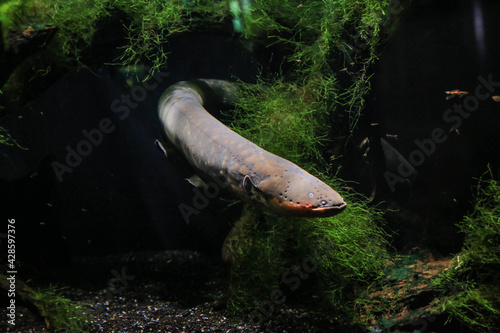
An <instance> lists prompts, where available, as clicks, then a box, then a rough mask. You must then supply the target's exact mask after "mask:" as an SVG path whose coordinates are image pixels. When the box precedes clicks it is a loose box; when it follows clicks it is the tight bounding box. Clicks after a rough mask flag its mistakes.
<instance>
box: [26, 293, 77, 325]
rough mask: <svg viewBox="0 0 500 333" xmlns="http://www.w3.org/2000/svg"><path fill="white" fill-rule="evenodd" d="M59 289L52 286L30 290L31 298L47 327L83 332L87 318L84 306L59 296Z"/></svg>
mask: <svg viewBox="0 0 500 333" xmlns="http://www.w3.org/2000/svg"><path fill="white" fill-rule="evenodd" d="M61 291H62V289H61V288H57V287H54V286H51V287H48V288H43V289H38V290H34V291H32V292H31V298H32V300H33V302H34V304H35V305H36V307H37V308H38V309H39V311H40V314H41V315H42V316H43V317H44V318H45V323H46V325H47V327H48V328H50V329H53V330H63V329H64V330H68V331H69V332H84V331H85V330H84V325H85V323H86V318H87V316H86V315H85V314H84V313H83V311H84V309H85V306H84V305H82V304H80V303H78V302H74V301H72V300H70V299H68V298H65V297H63V296H61Z"/></svg>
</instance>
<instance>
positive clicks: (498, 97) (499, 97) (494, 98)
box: [491, 95, 500, 103]
mask: <svg viewBox="0 0 500 333" xmlns="http://www.w3.org/2000/svg"><path fill="white" fill-rule="evenodd" d="M491 99H492V100H494V101H495V102H497V103H498V102H500V96H497V95H495V96H491Z"/></svg>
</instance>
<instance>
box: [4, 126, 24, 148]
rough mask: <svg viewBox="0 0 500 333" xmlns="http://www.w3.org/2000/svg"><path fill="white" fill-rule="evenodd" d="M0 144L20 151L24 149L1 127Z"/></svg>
mask: <svg viewBox="0 0 500 333" xmlns="http://www.w3.org/2000/svg"><path fill="white" fill-rule="evenodd" d="M0 144H2V145H6V146H16V147H17V148H20V149H26V148H24V147H22V146H20V145H19V144H18V143H17V141H16V140H15V139H14V138H13V137H12V136H11V135H10V133H9V131H8V130H7V129H5V128H3V127H2V126H0Z"/></svg>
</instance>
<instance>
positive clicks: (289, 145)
mask: <svg viewBox="0 0 500 333" xmlns="http://www.w3.org/2000/svg"><path fill="white" fill-rule="evenodd" d="M236 107H237V108H236V110H232V111H231V112H230V116H231V117H232V118H233V121H232V124H231V126H232V128H233V129H234V130H236V131H237V132H239V134H240V135H243V136H244V137H246V138H248V139H249V140H251V141H252V142H254V143H256V144H257V145H259V146H260V147H263V148H265V149H266V150H268V151H270V152H272V153H274V154H277V155H280V156H281V157H283V158H286V159H288V160H290V161H293V162H294V163H299V164H301V166H302V167H303V168H304V169H307V170H308V171H312V170H313V169H317V168H318V166H320V168H324V167H326V165H327V164H326V163H325V161H324V159H323V157H322V154H321V148H322V145H323V144H324V143H325V142H326V140H327V139H328V133H329V128H328V112H327V111H326V109H325V104H324V101H323V100H322V99H321V98H318V97H317V95H316V94H314V92H312V91H311V90H310V89H309V87H301V86H298V85H296V84H294V83H285V82H283V81H280V80H277V81H274V82H273V83H272V84H265V83H264V82H263V81H260V83H259V84H256V85H244V86H242V87H241V91H240V93H239V94H238V97H237V102H236Z"/></svg>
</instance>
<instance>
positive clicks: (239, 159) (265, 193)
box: [158, 79, 346, 217]
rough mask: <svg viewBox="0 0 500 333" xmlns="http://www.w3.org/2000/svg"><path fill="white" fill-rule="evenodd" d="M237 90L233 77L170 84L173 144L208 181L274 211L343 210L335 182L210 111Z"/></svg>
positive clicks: (163, 115)
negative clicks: (266, 147)
mask: <svg viewBox="0 0 500 333" xmlns="http://www.w3.org/2000/svg"><path fill="white" fill-rule="evenodd" d="M235 89H236V88H235V87H234V86H233V85H232V84H231V83H229V82H227V81H222V80H202V79H199V80H192V81H181V82H178V83H176V84H174V85H172V86H170V87H169V88H168V89H167V90H166V91H165V92H164V93H163V95H162V96H161V98H160V102H159V106H158V112H159V118H160V121H161V124H162V127H163V131H164V134H165V137H166V139H167V145H169V146H170V147H173V149H174V151H175V152H176V154H177V155H178V156H179V157H180V158H181V159H182V160H183V161H184V162H185V163H186V164H187V165H188V167H190V168H191V169H192V172H193V173H195V174H196V175H197V176H199V177H200V178H201V179H202V180H203V181H204V182H205V183H211V184H217V186H220V187H221V188H224V189H226V190H227V191H228V192H230V193H231V194H232V195H234V196H235V197H237V198H239V199H241V200H242V201H244V202H247V203H250V204H253V205H254V206H257V207H260V208H262V209H264V210H267V211H269V212H272V213H275V214H278V215H288V216H306V217H307V216H309V217H324V216H332V215H335V214H337V213H339V212H341V211H342V210H343V209H344V208H345V206H346V203H345V202H344V200H343V199H342V197H341V196H340V195H339V194H338V193H337V192H336V191H334V190H333V189H332V188H331V187H330V186H328V185H326V184H325V183H324V182H322V181H320V180H319V179H318V178H316V177H314V176H312V175H311V174H309V173H308V172H306V171H305V170H303V169H301V168H300V167H298V166H297V165H295V164H294V163H292V162H290V161H288V160H286V159H283V158H281V157H279V156H276V155H274V154H272V153H270V152H268V151H266V150H264V149H262V148H260V147H259V146H257V145H255V144H254V143H252V142H250V141H249V140H247V139H245V138H243V137H241V136H240V135H238V134H236V133H235V132H233V131H231V130H230V129H229V128H227V127H226V126H225V125H224V124H222V123H221V122H220V121H218V120H217V119H216V118H215V117H213V116H212V115H211V114H210V113H209V112H208V111H206V110H205V108H204V106H206V105H207V103H212V102H214V103H232V100H233V99H234V91H235Z"/></svg>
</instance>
